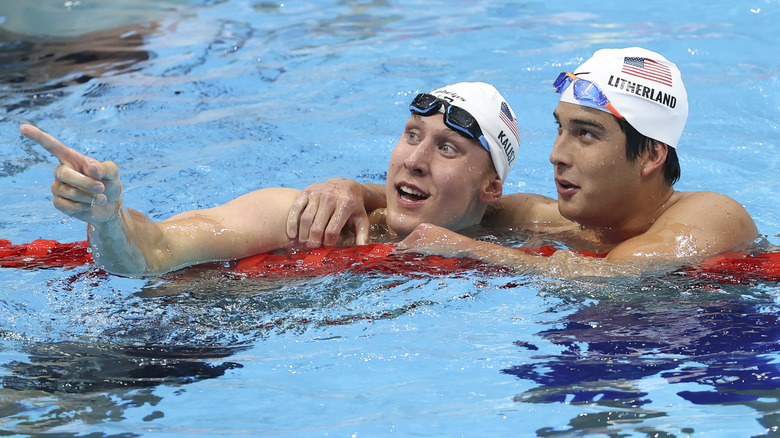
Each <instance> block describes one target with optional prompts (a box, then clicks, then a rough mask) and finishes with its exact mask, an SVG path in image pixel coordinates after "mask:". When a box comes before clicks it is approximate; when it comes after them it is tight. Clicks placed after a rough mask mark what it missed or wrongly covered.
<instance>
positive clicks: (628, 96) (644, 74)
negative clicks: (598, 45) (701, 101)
mask: <svg viewBox="0 0 780 438" xmlns="http://www.w3.org/2000/svg"><path fill="white" fill-rule="evenodd" d="M574 75H575V76H577V78H579V79H585V80H588V81H590V82H593V83H595V84H596V86H597V87H598V88H599V90H601V92H602V93H603V94H604V95H605V96H606V97H607V99H608V100H609V103H611V104H612V106H613V107H614V108H615V109H616V110H617V111H618V112H619V113H620V115H622V116H623V117H624V118H625V119H626V121H627V122H628V123H630V124H631V126H633V127H634V128H635V129H636V130H637V131H639V133H640V134H642V135H644V136H646V137H650V138H652V139H653V140H657V141H660V142H662V143H666V144H667V145H669V146H671V147H674V148H676V147H677V143H678V142H679V141H680V137H681V136H682V132H683V128H685V122H686V121H687V119H688V93H687V92H686V91H685V85H684V84H683V81H682V77H681V75H680V70H679V69H678V68H677V66H676V65H674V63H672V62H669V61H668V60H667V59H666V58H664V57H663V56H661V55H659V54H658V53H655V52H651V51H650V50H647V49H643V48H641V47H630V48H627V49H602V50H598V51H596V53H594V54H593V56H592V57H591V58H590V59H588V60H587V61H585V62H584V63H583V64H582V65H580V66H579V67H577V69H576V70H575V71H574ZM561 102H567V103H574V104H577V105H583V106H588V107H591V108H596V109H600V110H602V111H607V112H609V110H608V109H606V108H605V107H604V106H600V105H596V104H593V103H591V102H588V101H586V100H580V99H577V98H576V97H575V96H574V87H572V86H569V87H567V88H566V89H565V90H563V92H562V93H561Z"/></svg>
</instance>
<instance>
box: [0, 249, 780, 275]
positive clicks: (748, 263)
mask: <svg viewBox="0 0 780 438" xmlns="http://www.w3.org/2000/svg"><path fill="white" fill-rule="evenodd" d="M517 249H518V250H520V251H524V252H526V253H529V254H534V255H538V256H549V255H552V254H553V253H554V252H555V251H556V248H555V247H553V246H542V247H540V248H517ZM581 254H582V255H585V256H591V257H602V256H603V255H602V254H594V253H586V252H583V253H581ZM92 262H93V260H92V255H91V254H90V253H89V244H88V243H87V242H86V241H82V242H73V243H60V242H58V241H56V240H43V239H40V240H34V241H32V242H30V243H27V244H18V245H14V244H12V243H11V241H9V240H6V239H0V267H12V268H43V267H47V266H50V267H62V266H79V265H85V264H89V263H92ZM229 269H230V271H232V272H235V273H238V274H242V275H245V276H248V277H253V276H273V277H277V278H278V277H282V278H287V277H307V276H319V275H327V274H332V273H336V272H342V271H347V270H349V271H352V272H357V273H369V272H371V273H385V274H398V275H406V276H417V275H430V274H439V275H442V274H452V273H457V272H463V271H467V270H477V269H479V270H480V271H481V272H487V273H491V274H499V273H503V272H509V270H508V269H506V268H501V267H496V266H490V265H487V264H485V263H482V262H480V261H477V260H473V259H467V258H457V257H455V258H447V257H440V256H425V255H421V254H395V253H393V246H392V245H388V244H373V245H363V246H357V247H344V248H319V249H313V250H308V251H299V252H294V253H290V254H274V253H267V254H257V255H254V256H251V257H246V258H244V259H241V260H239V261H238V262H236V263H235V264H232V265H231V268H229ZM684 272H685V273H686V275H690V276H693V277H698V278H703V279H711V280H715V281H719V282H721V283H732V284H736V283H749V282H752V281H756V280H763V281H777V282H780V252H770V253H764V254H757V255H749V254H743V253H734V252H727V253H723V254H720V255H718V256H715V257H712V258H709V259H707V260H705V261H703V262H701V263H700V264H698V265H696V266H692V267H689V268H686V269H685V270H684Z"/></svg>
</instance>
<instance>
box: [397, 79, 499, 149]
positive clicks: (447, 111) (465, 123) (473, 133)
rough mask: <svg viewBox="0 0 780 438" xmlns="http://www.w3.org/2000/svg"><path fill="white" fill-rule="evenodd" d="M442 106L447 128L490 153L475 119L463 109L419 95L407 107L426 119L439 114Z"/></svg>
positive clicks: (429, 95)
mask: <svg viewBox="0 0 780 438" xmlns="http://www.w3.org/2000/svg"><path fill="white" fill-rule="evenodd" d="M442 106H444V124H445V125H447V127H448V128H450V129H452V130H453V131H455V132H457V133H458V134H460V135H462V136H464V137H466V138H469V139H472V140H477V141H478V142H479V143H480V144H481V145H482V147H483V148H485V149H486V150H487V151H488V152H490V146H488V143H487V140H485V136H484V135H483V134H482V130H481V129H480V128H479V123H477V119H475V118H474V116H472V115H471V114H469V112H468V111H466V110H464V109H463V108H461V107H459V106H455V105H451V104H450V103H449V102H447V101H444V100H442V99H439V98H438V97H436V96H434V95H433V94H428V93H420V94H418V95H417V97H415V98H414V100H413V101H412V104H411V105H409V111H411V112H412V114H417V115H420V116H424V117H427V116H432V115H433V114H434V113H437V112H439V110H440V109H441V107H442Z"/></svg>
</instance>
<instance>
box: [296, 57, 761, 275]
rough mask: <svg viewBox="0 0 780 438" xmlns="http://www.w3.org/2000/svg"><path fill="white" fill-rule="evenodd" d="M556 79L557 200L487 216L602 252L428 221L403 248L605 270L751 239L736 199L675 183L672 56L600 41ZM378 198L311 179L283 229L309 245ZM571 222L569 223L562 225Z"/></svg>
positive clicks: (535, 267)
mask: <svg viewBox="0 0 780 438" xmlns="http://www.w3.org/2000/svg"><path fill="white" fill-rule="evenodd" d="M554 87H555V91H556V92H557V93H559V94H560V95H561V97H560V102H559V104H558V106H557V108H556V109H555V111H554V113H553V117H554V118H555V122H556V124H557V126H558V136H557V137H556V139H555V143H554V144H553V148H552V152H551V153H550V162H551V163H552V165H553V168H554V176H555V184H556V188H557V191H558V200H557V202H556V201H555V200H553V199H550V198H546V197H543V196H538V195H532V194H524V193H519V194H512V195H507V196H504V197H503V199H502V200H501V202H500V207H499V208H498V209H497V211H496V213H495V214H493V215H491V216H490V217H489V218H487V217H486V221H484V222H485V223H486V225H491V226H499V227H516V228H522V229H528V230H533V231H538V232H542V233H559V234H560V235H561V236H564V235H565V236H566V237H567V239H566V240H567V243H568V244H569V246H570V247H571V248H572V249H576V250H582V251H590V252H596V253H606V257H605V258H604V259H593V258H583V257H577V256H576V255H575V254H574V253H573V252H571V251H558V252H556V255H555V256H554V257H549V258H544V257H535V256H532V255H526V254H523V253H520V252H518V251H516V250H513V249H511V248H505V247H502V246H500V245H496V244H492V243H487V242H480V241H476V240H473V239H470V238H467V237H464V236H460V235H458V234H457V233H454V232H452V231H451V230H445V229H442V228H440V227H437V226H435V225H424V226H421V227H418V228H417V229H416V230H415V231H414V232H413V233H412V234H411V235H410V236H409V237H407V238H406V239H405V240H404V242H403V244H404V245H406V247H407V248H408V249H410V250H414V251H416V252H423V253H427V254H438V255H444V256H456V255H457V256H468V257H473V258H477V259H480V260H483V261H487V262H492V263H497V264H502V265H509V266H514V267H516V268H518V269H519V270H521V271H525V272H541V273H547V274H551V275H567V274H568V275H611V274H625V273H636V272H645V271H649V270H653V269H656V268H658V269H665V268H666V267H667V266H668V267H669V268H673V267H678V266H680V265H681V264H688V263H695V262H697V261H699V260H702V259H704V258H706V257H709V256H712V255H716V254H718V253H721V252H724V251H727V250H738V249H740V248H744V247H745V246H747V245H749V244H750V243H752V242H753V241H754V240H755V239H756V238H757V237H758V230H757V228H756V225H755V223H754V222H753V219H752V218H751V217H750V215H749V214H748V213H747V211H745V209H744V208H743V207H742V206H741V205H740V204H739V203H737V202H736V201H734V200H733V199H731V198H729V197H727V196H724V195H721V194H717V193H712V192H679V191H675V190H674V188H673V185H674V183H675V182H676V181H677V179H678V178H679V176H680V166H679V162H678V158H677V146H678V142H679V140H680V137H681V136H682V133H683V128H684V126H685V123H686V121H687V118H688V96H687V92H686V90H685V86H684V85H683V82H682V78H681V74H680V71H679V69H678V68H677V66H676V65H675V64H673V63H671V62H669V61H668V60H667V59H666V58H664V57H663V56H661V55H660V54H658V53H654V52H651V51H649V50H646V49H642V48H638V47H633V48H627V49H604V50H599V51H597V52H596V53H595V54H594V55H593V57H591V58H590V59H589V60H587V61H586V62H585V63H583V64H582V65H580V66H579V67H578V68H577V69H576V70H575V71H574V72H573V73H570V72H563V73H561V74H560V75H559V76H558V78H557V79H556V80H555V82H554ZM369 195H370V196H369ZM379 196H380V193H379V192H378V191H377V190H376V187H375V186H372V185H366V186H363V185H360V184H358V183H356V182H354V181H349V180H331V181H329V182H328V183H323V184H320V185H315V186H312V187H309V188H307V189H305V190H304V191H303V192H302V193H301V196H299V198H298V199H297V200H296V201H295V203H294V204H293V209H292V210H291V212H290V219H289V224H288V230H289V231H288V232H289V233H290V234H291V235H295V234H296V232H297V233H298V234H299V236H298V238H299V239H300V240H303V241H306V242H307V243H308V244H309V246H317V245H318V244H325V245H328V244H331V243H332V242H333V235H334V232H335V231H337V230H340V229H341V228H342V227H343V226H344V225H345V224H346V223H355V222H358V221H361V220H364V219H362V218H363V217H364V216H365V212H362V211H361V209H362V207H360V208H357V207H355V205H358V206H359V204H360V202H359V201H360V200H361V199H364V198H366V197H370V199H372V202H374V203H375V204H376V203H378V201H377V198H378V197H379ZM356 200H357V202H356ZM357 218H359V219H357ZM567 220H568V221H572V222H571V223H572V224H574V225H575V226H574V227H567V226H566V222H567ZM350 221H351V222H350ZM297 224H300V226H299V227H298V226H296V225H297ZM296 230H297V231H296ZM575 258H576V259H575ZM574 260H576V262H574Z"/></svg>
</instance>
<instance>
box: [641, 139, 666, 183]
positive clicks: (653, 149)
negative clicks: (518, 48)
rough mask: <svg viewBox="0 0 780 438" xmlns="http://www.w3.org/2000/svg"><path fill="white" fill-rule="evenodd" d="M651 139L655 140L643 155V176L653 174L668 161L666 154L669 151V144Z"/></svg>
mask: <svg viewBox="0 0 780 438" xmlns="http://www.w3.org/2000/svg"><path fill="white" fill-rule="evenodd" d="M651 141H652V142H653V144H652V146H650V148H649V149H648V151H647V152H646V153H645V154H643V155H642V157H641V159H642V167H641V173H642V176H649V175H652V174H653V173H654V172H655V171H656V170H659V169H661V168H662V167H663V165H664V163H665V162H666V155H667V153H668V152H669V146H668V145H666V143H661V142H660V141H656V140H651Z"/></svg>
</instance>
